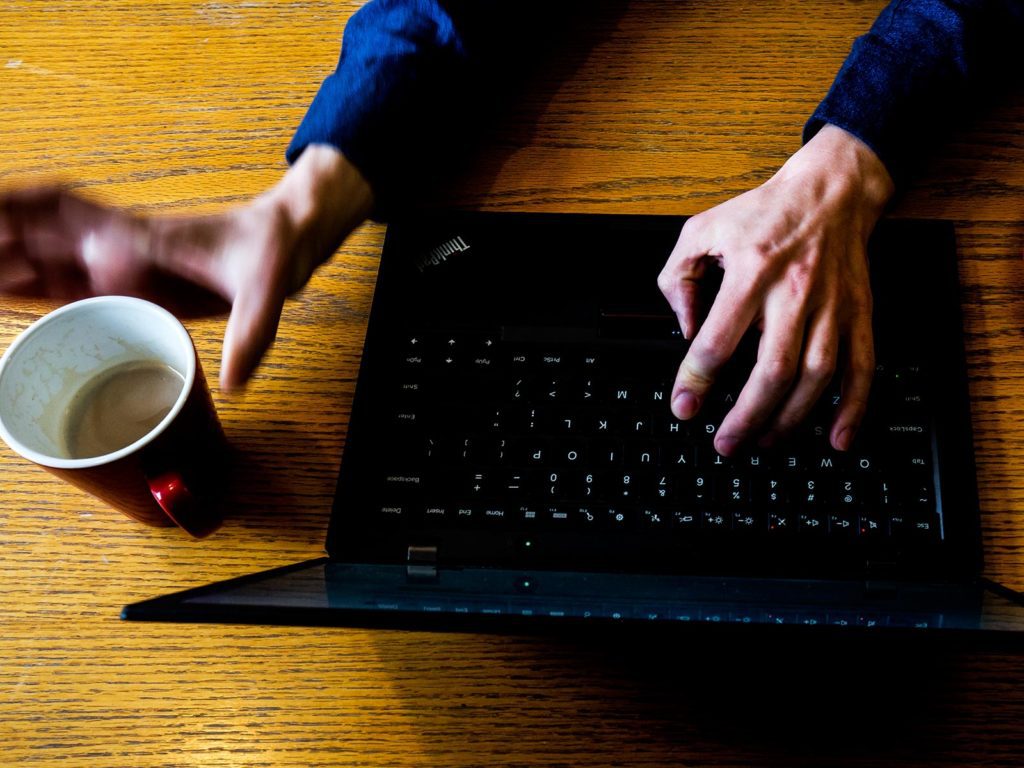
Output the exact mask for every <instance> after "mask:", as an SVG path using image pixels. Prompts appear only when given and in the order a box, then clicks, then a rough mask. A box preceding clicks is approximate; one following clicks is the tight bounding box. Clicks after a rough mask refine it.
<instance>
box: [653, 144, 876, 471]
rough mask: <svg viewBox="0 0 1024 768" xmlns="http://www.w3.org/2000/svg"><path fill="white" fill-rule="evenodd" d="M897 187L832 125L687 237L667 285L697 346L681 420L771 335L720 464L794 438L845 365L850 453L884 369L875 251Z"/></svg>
mask: <svg viewBox="0 0 1024 768" xmlns="http://www.w3.org/2000/svg"><path fill="white" fill-rule="evenodd" d="M893 189H894V188H893V183H892V179H891V178H890V176H889V174H888V171H887V170H886V169H885V166H884V165H883V164H882V162H881V161H880V160H879V159H878V156H877V155H875V154H874V152H872V151H871V149H869V148H868V147H867V145H865V144H863V143H862V142H861V141H860V140H859V139H857V138H856V137H854V136H853V135H851V134H849V133H847V132H846V131H844V130H842V129H840V128H837V127H835V126H832V125H826V126H825V127H824V128H822V129H821V131H819V132H818V134H817V135H815V136H814V138H812V139H811V140H810V141H809V142H807V144H806V145H804V146H803V147H802V148H801V149H800V150H799V151H798V152H796V154H794V155H793V156H792V157H791V158H790V159H789V160H788V161H787V162H786V164H785V165H783V166H782V168H780V169H779V171H778V172H777V173H776V174H775V175H774V176H773V177H772V178H771V179H769V180H768V181H767V182H765V183H764V184H763V185H761V186H760V187H758V188H757V189H753V190H751V191H749V192H746V193H745V194H742V195H740V196H739V197H736V198H734V199H732V200H729V201H728V202H726V203H723V204H722V205H719V206H717V207H715V208H712V209H710V210H708V211H705V212H704V213H701V214H699V215H697V216H694V217H692V218H690V219H689V220H687V222H686V224H685V225H684V226H683V230H682V233H681V234H680V236H679V241H678V242H677V244H676V247H675V249H674V250H673V252H672V255H671V256H670V257H669V259H668V262H667V263H666V264H665V267H664V269H663V270H662V272H661V274H660V275H659V277H658V285H659V287H660V288H661V291H662V293H663V294H664V295H665V298H666V299H668V302H669V304H670V305H671V307H672V309H673V311H674V312H675V313H676V316H677V317H678V319H679V323H680V327H681V329H682V331H683V335H684V336H685V337H686V338H687V339H692V343H691V345H690V348H689V350H688V352H687V354H686V356H685V358H684V359H683V362H682V365H680V367H679V372H678V374H677V376H676V381H675V385H674V386H673V389H672V412H673V413H674V414H675V416H676V417H677V418H680V419H689V418H692V417H693V416H694V415H695V414H696V413H697V411H698V409H699V408H700V406H701V403H702V400H703V399H704V397H705V396H706V395H707V393H708V390H709V389H710V387H711V385H712V384H713V382H714V380H715V377H716V375H717V374H718V373H719V372H720V371H721V369H722V367H723V365H724V364H725V363H726V362H727V361H728V360H729V358H730V357H731V356H732V354H733V352H734V351H735V350H736V347H737V345H738V344H739V342H740V339H741V338H742V336H743V335H744V333H745V332H746V331H747V329H748V328H749V327H750V326H751V325H754V324H756V325H758V326H759V327H760V328H761V330H762V335H761V339H760V344H759V347H758V354H757V363H756V364H755V365H754V368H753V370H752V371H751V373H750V378H749V379H748V380H747V382H746V384H745V385H744V387H743V390H742V391H741V392H740V395H739V397H738V398H737V399H736V403H735V405H734V406H733V408H732V410H730V411H729V413H728V414H727V415H726V417H725V419H724V420H723V422H722V424H721V425H720V426H719V428H718V430H717V434H716V437H715V449H716V450H717V451H718V452H719V453H721V454H722V455H725V456H729V455H731V454H733V453H734V452H735V450H736V448H737V447H738V446H739V445H740V444H742V443H743V442H745V441H748V440H750V439H751V438H753V437H755V436H757V435H761V443H762V444H763V445H766V446H767V445H770V444H772V443H773V442H774V441H775V440H776V439H777V438H778V437H779V436H781V435H783V434H785V433H786V432H788V431H790V430H791V429H793V428H794V427H795V426H796V425H797V424H798V423H799V422H800V421H801V420H802V419H803V418H804V417H805V416H806V415H807V413H808V412H809V411H810V409H811V407H812V406H813V405H814V403H815V402H816V401H817V400H818V398H819V397H820V396H821V394H822V392H823V391H824V389H825V387H826V386H827V385H828V383H829V381H830V380H831V379H832V376H833V374H834V373H835V371H836V368H837V364H838V363H840V362H841V363H842V367H843V369H844V373H843V378H842V397H841V403H840V406H839V409H838V411H837V413H836V415H835V419H834V421H833V423H832V427H831V431H830V435H829V439H830V441H831V443H832V446H833V447H834V448H836V449H837V450H841V451H844V450H846V449H847V448H849V446H850V442H851V441H852V440H853V437H854V435H855V434H856V430H857V428H858V426H859V425H860V422H861V419H862V418H863V415H864V410H865V408H866V405H867V399H868V392H869V390H870V388H871V379H872V375H873V373H874V367H875V363H874V342H873V338H872V333H871V287H870V283H869V279H868V260H867V241H868V237H869V236H870V234H871V231H872V229H873V228H874V226H875V223H876V222H877V221H878V218H879V216H880V215H881V213H882V209H883V208H884V206H885V203H886V202H887V201H888V199H889V198H890V197H891V195H892V193H893ZM710 262H717V263H718V264H719V265H720V266H721V267H722V269H723V270H724V274H723V277H722V286H721V288H720V290H719V292H718V295H717V297H716V298H715V301H714V303H713V305H712V307H711V309H710V310H709V312H708V314H707V317H706V318H705V320H704V322H703V324H700V327H699V330H698V317H699V311H700V307H699V306H698V305H699V301H698V283H699V281H700V279H701V277H702V276H703V275H704V273H705V270H706V268H707V266H708V264H709V263H710ZM694 334H696V335H694ZM840 358H841V359H840Z"/></svg>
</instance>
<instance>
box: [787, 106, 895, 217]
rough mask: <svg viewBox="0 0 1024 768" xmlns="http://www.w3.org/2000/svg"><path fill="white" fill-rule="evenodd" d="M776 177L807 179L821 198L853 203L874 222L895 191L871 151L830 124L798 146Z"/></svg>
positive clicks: (884, 169) (853, 137)
mask: <svg viewBox="0 0 1024 768" xmlns="http://www.w3.org/2000/svg"><path fill="white" fill-rule="evenodd" d="M779 175H780V176H782V177H783V178H786V177H789V176H793V175H798V176H801V177H803V178H805V179H808V180H810V183H811V184H812V187H813V191H814V193H815V194H817V195H818V196H819V197H820V198H821V199H828V198H830V197H834V196H839V197H841V198H843V199H846V200H848V201H851V202H856V203H858V204H859V205H860V206H861V207H863V208H864V209H865V212H867V213H869V214H873V216H874V218H876V219H877V218H878V216H881V214H882V210H883V209H884V208H885V206H886V204H887V203H888V202H889V200H890V199H891V198H892V196H893V194H894V193H895V191H896V186H895V184H894V183H893V180H892V176H890V175H889V171H888V169H887V168H886V167H885V164H884V163H883V162H882V161H881V159H880V158H879V157H878V155H877V154H875V152H874V150H872V149H871V147H869V146H868V145H867V144H865V143H864V142H863V141H861V140H860V139H859V138H857V137H856V136H854V135H853V134H852V133H850V132H848V131H846V130H844V129H842V128H840V127H838V126H835V125H832V124H827V125H825V126H824V127H822V129H821V130H820V131H818V133H816V134H815V135H814V137H813V138H812V139H811V140H810V141H808V142H807V143H806V144H805V145H804V146H803V147H801V149H800V150H799V151H798V152H796V153H795V154H794V155H793V156H792V157H791V158H790V159H789V160H788V161H787V162H786V164H785V165H784V166H783V167H782V169H780V171H779ZM851 198H853V200H851Z"/></svg>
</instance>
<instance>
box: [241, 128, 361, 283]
mask: <svg viewBox="0 0 1024 768" xmlns="http://www.w3.org/2000/svg"><path fill="white" fill-rule="evenodd" d="M373 202H374V201H373V192H372V190H371V189H370V185H369V183H368V182H367V181H366V179H365V178H364V177H363V175H362V173H360V172H359V169H358V168H356V167H355V166H354V165H352V163H350V162H349V161H348V158H346V157H345V156H344V155H343V154H342V153H341V152H340V151H339V150H338V149H336V148H334V147H332V146H329V145H326V144H311V145H310V146H308V147H306V149H305V150H304V151H303V153H302V155H300V156H299V158H298V160H296V161H295V163H294V164H293V165H292V166H291V167H290V168H289V169H288V172H287V173H286V174H285V175H284V177H282V179H281V180H280V181H279V182H278V183H277V184H276V185H275V186H274V187H273V188H271V189H270V190H269V191H268V192H267V193H266V194H265V195H263V196H262V197H261V198H259V199H258V200H257V201H256V202H255V206H257V207H259V206H267V207H268V208H269V209H270V212H272V213H273V214H275V215H277V216H280V217H281V218H282V220H283V221H284V222H286V224H287V227H288V229H289V231H290V233H291V241H292V251H293V254H292V255H293V257H294V261H295V269H294V270H293V275H294V279H293V280H292V283H293V285H292V286H290V288H291V290H297V289H298V288H299V287H301V286H302V285H303V284H305V282H306V280H308V279H309V276H310V275H311V274H312V272H313V270H314V269H315V268H316V267H318V266H319V265H320V264H322V263H323V262H325V261H326V260H327V259H329V258H330V257H331V255H332V254H333V253H334V252H335V251H336V250H337V248H338V246H340V245H341V243H342V242H343V241H344V240H345V238H346V237H347V236H348V235H349V233H350V232H351V231H352V230H353V229H355V228H356V227H357V226H359V225H360V224H361V223H362V222H363V221H364V220H365V219H366V218H367V217H368V216H369V215H370V212H371V211H372V210H373Z"/></svg>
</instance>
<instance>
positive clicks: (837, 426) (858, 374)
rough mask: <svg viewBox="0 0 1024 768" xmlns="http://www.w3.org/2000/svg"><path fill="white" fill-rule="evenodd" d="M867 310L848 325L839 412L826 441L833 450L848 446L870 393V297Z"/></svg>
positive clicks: (872, 371) (872, 353) (872, 350)
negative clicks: (829, 441)
mask: <svg viewBox="0 0 1024 768" xmlns="http://www.w3.org/2000/svg"><path fill="white" fill-rule="evenodd" d="M867 304H868V307H867V308H866V309H863V310H861V311H859V312H858V313H857V314H856V315H854V319H853V323H852V324H851V326H850V333H849V337H848V340H849V343H848V345H847V350H846V355H845V358H846V359H845V363H846V370H845V371H844V373H843V388H842V394H841V397H840V399H839V410H838V412H837V413H836V417H835V420H834V421H833V423H832V433H831V435H830V440H831V443H832V447H833V448H835V449H836V450H837V451H845V450H848V449H849V447H850V443H852V442H853V438H854V437H856V435H857V430H858V429H859V428H860V423H861V421H862V420H863V418H864V412H865V411H866V410H867V407H868V395H869V394H870V393H871V379H872V378H873V377H874V375H875V340H874V336H873V335H872V332H871V309H870V297H869V298H868V301H867Z"/></svg>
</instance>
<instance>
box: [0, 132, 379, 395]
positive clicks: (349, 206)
mask: <svg viewBox="0 0 1024 768" xmlns="http://www.w3.org/2000/svg"><path fill="white" fill-rule="evenodd" d="M372 205H373V195H372V193H371V191H370V187H369V185H368V184H367V182H366V180H365V179H364V178H363V177H362V175H361V174H360V173H359V171H358V170H357V169H356V168H355V167H354V166H352V165H351V164H350V163H349V162H348V161H347V160H346V158H345V157H344V156H343V155H342V154H341V153H340V152H338V150H336V149H334V148H333V147H329V146H325V145H313V146H310V147H307V149H306V150H305V152H303V154H302V155H301V156H300V157H299V159H298V161H297V162H296V163H295V165H293V166H292V167H291V168H290V169H289V170H288V172H287V173H286V174H285V176H284V177H283V178H282V179H281V181H280V182H279V183H278V184H277V185H275V186H274V187H273V188H272V189H271V190H269V191H268V192H267V193H265V194H264V195H261V196H260V197H258V198H256V199H255V200H253V201H251V202H250V203H248V204H246V205H243V206H240V207H238V208H234V209H231V210H228V211H226V212H224V213H220V214H215V215H210V216H189V217H172V216H141V217H139V216H133V215H131V214H128V213H126V212H124V211H122V210H119V209H117V208H111V207H107V206H103V205H98V204H96V203H92V202H89V201H86V200H83V199H82V198H80V197H78V196H76V195H74V194H73V193H71V192H69V191H67V190H65V189H61V188H56V187H45V188H35V189H25V190H17V191H14V192H9V193H6V194H3V195H0V292H3V293H8V294H14V295H21V296H35V297H47V298H54V299H61V300H75V299H80V298H85V297H88V296H96V295H103V294H121V295H131V296H139V297H141V298H145V299H149V300H151V301H154V302H156V303H158V304H162V305H164V306H167V307H168V308H169V309H171V310H172V311H174V312H176V313H178V314H183V315H197V314H198V315H203V314H213V313H215V312H222V311H224V310H225V309H227V308H228V307H230V311H231V314H230V317H229V319H228V324H227V330H226V331H225V334H224V350H223V358H222V364H221V376H220V379H221V385H222V386H223V387H224V388H225V389H233V388H236V387H240V386H241V385H243V384H244V383H245V382H246V381H247V380H248V378H249V377H250V376H251V375H252V373H253V371H254V370H255V369H256V366H257V365H258V364H259V362H260V360H261V359H262V357H263V355H264V353H265V352H266V351H267V349H268V348H269V347H270V345H271V344H272V343H273V341H274V336H275V335H276V333H277V324H278V321H279V319H280V316H281V309H282V307H283V305H284V300H285V298H286V297H287V296H288V295H289V294H291V293H293V292H295V291H297V290H299V289H300V288H301V287H302V286H304V285H305V284H306V282H307V281H308V280H309V278H310V277H311V276H312V274H313V271H314V270H315V269H316V268H317V267H318V266H319V265H320V264H321V263H323V262H324V261H325V260H326V259H327V258H329V257H330V256H331V254H333V253H334V251H335V250H336V249H337V247H338V246H339V245H340V244H341V242H342V241H343V240H344V239H345V238H346V237H347V236H348V234H349V233H350V232H351V231H352V230H353V229H354V228H355V227H356V226H358V225H359V223H361V222H362V221H363V220H364V219H365V218H366V216H367V215H368V214H369V212H370V210H371V208H372Z"/></svg>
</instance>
